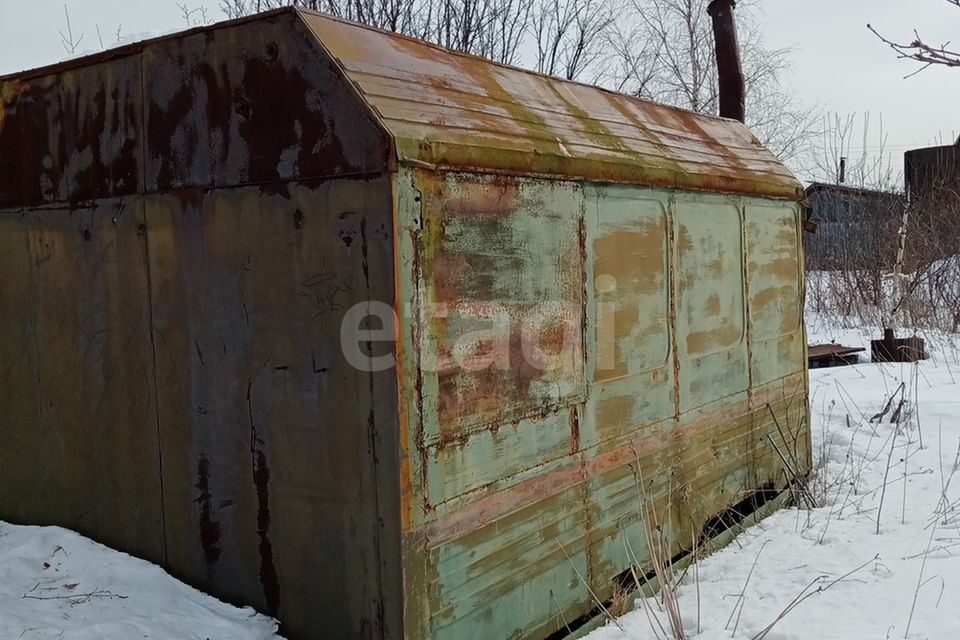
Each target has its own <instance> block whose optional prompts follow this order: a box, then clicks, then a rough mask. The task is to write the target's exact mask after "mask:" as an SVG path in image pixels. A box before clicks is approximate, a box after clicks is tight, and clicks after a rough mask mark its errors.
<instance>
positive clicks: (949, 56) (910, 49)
mask: <svg viewBox="0 0 960 640" xmlns="http://www.w3.org/2000/svg"><path fill="white" fill-rule="evenodd" d="M946 1H947V2H948V3H950V4H952V5H953V6H955V7H960V0H946ZM867 29H869V30H870V31H872V32H873V34H874V35H875V36H877V37H878V38H879V39H880V40H881V41H882V42H883V43H884V44H886V45H887V46H888V47H890V48H891V49H893V50H894V51H895V52H896V53H897V57H898V58H901V59H904V60H915V61H917V62H921V63H923V66H921V67H920V68H919V69H917V70H916V71H914V72H913V73H911V74H908V76H907V77H910V76H912V75H916V74H918V73H920V72H921V71H923V70H924V69H926V68H927V67H931V66H934V65H941V66H945V67H960V51H955V50H951V49H948V48H947V47H949V46H950V43H949V42H945V43H943V44H941V45H939V46H938V45H932V44H929V43H928V42H927V41H926V40H924V39H923V38H921V37H920V34H919V33H918V32H917V30H916V29H914V30H913V40H911V41H910V42H897V41H894V40H890V39H889V38H887V37H885V36H883V35H881V34H880V32H878V31H877V30H876V29H874V28H873V26H872V25H870V24H868V25H867Z"/></svg>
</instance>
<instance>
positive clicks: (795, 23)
mask: <svg viewBox="0 0 960 640" xmlns="http://www.w3.org/2000/svg"><path fill="white" fill-rule="evenodd" d="M180 1H184V0H68V2H69V6H70V14H71V20H72V23H73V30H74V33H75V34H77V33H83V34H84V36H83V42H82V44H81V46H80V48H81V49H84V50H86V49H91V50H96V49H99V41H98V37H97V29H96V28H97V25H98V24H99V26H100V31H101V33H102V37H103V41H104V43H106V44H107V45H108V46H109V45H110V44H111V42H112V41H114V40H115V33H116V31H117V28H118V26H119V27H121V30H122V32H123V34H124V35H125V37H130V36H131V35H133V34H140V33H144V32H164V31H171V30H176V29H180V28H183V27H184V20H183V17H182V16H181V13H180V10H179V9H178V8H177V4H178V2H180ZM185 1H186V2H187V4H189V5H190V6H192V7H199V6H206V7H207V8H208V12H209V15H210V16H211V17H212V18H214V19H216V20H220V19H222V14H221V12H220V10H219V9H218V8H217V6H218V1H217V0H185ZM760 3H761V5H762V6H761V11H762V21H763V23H764V26H765V34H766V38H767V40H768V45H769V46H774V47H793V48H794V51H793V56H792V57H793V73H792V76H791V77H790V78H788V79H787V81H788V82H789V84H790V86H791V87H792V88H793V90H794V91H795V93H797V94H798V95H801V96H802V97H803V99H804V100H805V101H807V102H809V103H815V104H818V105H820V106H821V107H823V108H824V109H825V110H827V111H832V112H839V113H842V114H848V113H852V112H870V113H871V122H872V125H871V132H870V133H871V136H870V140H869V142H868V145H869V147H870V149H869V151H870V152H871V153H875V152H876V151H877V147H878V146H879V144H880V129H879V119H880V117H881V116H882V118H883V129H884V131H885V132H886V133H887V143H886V153H887V154H893V156H894V160H893V162H894V164H896V165H899V160H898V159H897V158H896V156H898V155H900V154H901V153H902V152H903V151H904V150H905V149H909V148H911V147H917V146H926V145H929V144H934V143H938V142H939V141H940V140H943V141H945V142H952V141H953V139H954V138H955V137H956V133H957V132H960V110H958V106H960V69H942V68H931V69H928V70H926V71H924V72H923V73H921V74H920V75H919V76H916V77H913V78H911V79H908V80H904V79H903V76H904V75H906V74H908V73H910V72H911V71H912V70H914V69H915V67H914V66H913V64H912V63H910V62H907V61H902V60H896V59H895V56H894V54H893V52H892V51H890V50H889V49H886V48H885V47H884V45H883V44H882V43H880V42H879V41H878V40H877V39H876V38H875V37H874V36H873V35H872V34H871V33H869V32H868V31H867V29H866V24H867V22H870V23H872V24H873V25H874V26H875V27H877V28H878V29H879V30H880V31H881V32H883V33H887V34H889V35H890V36H891V37H898V38H901V39H906V38H910V37H911V36H912V28H913V27H916V28H917V29H918V30H919V31H920V34H921V35H923V36H924V37H925V38H927V39H928V40H929V41H932V42H937V43H940V42H946V41H947V40H950V39H951V38H956V39H957V41H958V42H960V9H957V8H956V7H952V6H951V5H949V4H948V3H947V2H946V0H802V1H801V0H760ZM60 30H65V25H64V17H63V0H0V74H4V73H9V72H15V71H20V70H23V69H28V68H32V67H37V66H41V65H44V64H48V63H52V62H56V61H57V60H60V59H62V58H63V57H65V53H64V50H63V47H62V45H61V44H60V36H59V35H58V31H60ZM854 152H855V153H857V152H859V149H855V151H854Z"/></svg>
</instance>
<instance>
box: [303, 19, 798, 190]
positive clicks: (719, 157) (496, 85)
mask: <svg viewBox="0 0 960 640" xmlns="http://www.w3.org/2000/svg"><path fill="white" fill-rule="evenodd" d="M301 15H302V16H303V19H304V20H305V21H306V23H307V25H308V26H309V28H310V29H311V30H312V31H313V33H314V34H315V35H316V36H317V38H318V39H319V40H320V42H321V43H322V45H323V46H324V47H325V48H326V50H327V51H328V52H329V53H330V54H331V55H332V56H333V57H334V58H335V59H336V60H337V61H338V62H339V64H340V65H341V66H342V68H343V69H344V71H345V72H346V74H347V75H348V77H349V78H350V79H351V80H352V81H353V82H354V84H355V85H356V86H357V88H358V89H359V91H360V92H361V94H362V96H363V97H364V99H365V100H366V101H367V102H368V103H369V104H370V105H371V107H373V108H374V110H375V111H376V112H377V113H378V114H379V116H380V118H381V120H382V122H383V124H384V126H385V127H386V128H387V129H388V130H389V131H390V132H391V133H392V135H393V136H394V138H395V140H396V147H397V154H398V156H399V160H400V161H404V162H408V163H415V164H424V165H428V166H435V167H444V168H465V169H466V168H469V169H479V170H485V171H505V172H511V173H521V174H527V173H529V174H537V175H550V176H565V177H573V178H582V179H586V180H594V181H599V182H627V183H634V184H643V185H649V186H659V187H676V188H682V189H698V190H708V191H720V192H728V193H745V194H756V195H765V196H773V197H779V198H790V199H800V198H802V196H803V189H802V187H801V185H800V183H799V182H797V180H796V178H795V177H794V176H793V174H792V173H791V172H790V171H789V170H788V169H787V168H786V167H785V166H784V165H783V164H782V163H781V162H780V161H779V160H777V158H776V157H774V156H773V154H771V153H770V152H769V151H768V150H766V149H765V148H764V147H763V146H762V145H761V144H760V143H759V142H758V141H757V139H756V138H755V137H754V136H753V135H752V134H751V133H750V131H749V130H748V129H747V128H746V127H744V126H743V125H742V124H741V123H739V122H735V121H732V120H725V119H722V118H717V117H713V116H708V115H703V114H697V113H693V112H690V111H686V110H683V109H677V108H674V107H667V106H664V105H659V104H655V103H652V102H648V101H645V100H640V99H637V98H633V97H630V96H625V95H622V94H618V93H614V92H611V91H606V90H604V89H600V88H597V87H593V86H588V85H584V84H580V83H576V82H570V81H566V80H561V79H558V78H552V77H549V76H545V75H541V74H537V73H533V72H530V71H525V70H522V69H517V68H514V67H509V66H506V65H501V64H497V63H494V62H490V61H487V60H484V59H482V58H478V57H475V56H471V55H468V54H463V53H459V52H455V51H450V50H448V49H444V48H442V47H438V46H436V45H432V44H429V43H426V42H422V41H420V40H416V39H413V38H409V37H406V36H402V35H399V34H394V33H389V32H384V31H380V30H377V29H373V28H369V27H365V26H361V25H357V24H354V23H350V22H345V21H341V20H337V19H335V18H331V17H328V16H325V15H322V14H316V13H311V12H306V11H303V12H301Z"/></svg>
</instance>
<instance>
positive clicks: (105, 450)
mask: <svg viewBox="0 0 960 640" xmlns="http://www.w3.org/2000/svg"><path fill="white" fill-rule="evenodd" d="M139 209H140V206H139V200H138V199H136V198H130V199H127V200H104V201H102V202H100V203H98V204H96V205H91V206H89V207H83V208H75V209H67V208H63V209H59V208H53V209H47V210H33V211H26V212H0V273H2V274H3V275H2V278H0V430H2V433H3V440H4V446H2V447H0V487H2V488H0V518H4V519H10V520H13V521H18V522H24V523H53V524H62V525H67V526H70V527H72V528H74V529H77V530H78V531H81V532H84V533H87V534H95V535H96V537H97V539H98V540H100V541H101V542H103V543H104V544H108V545H111V546H114V547H119V548H122V549H124V550H128V551H129V552H130V553H133V554H136V555H138V556H141V557H146V558H150V559H153V560H158V559H159V560H162V558H163V549H164V540H163V528H162V522H163V514H162V510H163V505H162V502H161V480H160V464H159V458H158V451H159V443H158V441H157V423H156V402H155V397H154V393H153V364H152V353H151V347H150V309H149V300H148V291H149V285H148V280H147V269H146V253H145V251H144V237H143V231H142V229H141V224H142V222H143V220H142V215H141V212H140V211H139Z"/></svg>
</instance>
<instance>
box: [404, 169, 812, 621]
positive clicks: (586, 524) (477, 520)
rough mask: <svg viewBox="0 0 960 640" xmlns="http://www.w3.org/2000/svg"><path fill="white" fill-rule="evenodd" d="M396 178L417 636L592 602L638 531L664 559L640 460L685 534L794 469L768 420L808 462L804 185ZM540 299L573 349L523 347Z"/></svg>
mask: <svg viewBox="0 0 960 640" xmlns="http://www.w3.org/2000/svg"><path fill="white" fill-rule="evenodd" d="M399 175H400V179H399V182H398V184H399V185H400V193H399V210H398V211H399V215H398V219H399V220H400V221H406V226H405V227H404V226H402V225H401V226H400V227H398V232H397V233H398V239H400V244H399V256H400V265H401V269H402V273H401V274H400V280H399V285H398V286H399V288H398V292H399V294H400V298H401V300H403V301H406V302H409V305H410V308H411V309H412V312H411V313H410V314H409V315H408V317H406V318H405V326H404V331H403V333H402V338H403V340H404V342H403V347H402V351H403V353H405V354H409V355H408V356H407V357H406V358H405V359H404V366H403V368H402V370H401V372H400V393H401V397H402V398H403V399H404V402H403V405H404V406H405V407H406V408H407V413H406V414H405V415H404V416H402V418H401V428H402V429H404V430H405V433H404V434H403V435H402V439H401V442H402V446H403V447H404V448H405V449H406V456H405V458H404V460H405V462H406V464H405V467H404V469H403V473H404V483H403V486H404V495H403V506H402V508H403V518H404V520H403V522H404V525H403V526H404V567H405V575H404V580H405V593H406V597H407V598H408V605H407V608H406V614H405V621H406V633H407V637H409V638H426V637H429V638H451V639H453V638H463V637H471V634H472V633H473V632H474V630H476V629H483V632H484V637H489V638H514V637H522V638H541V637H544V636H546V635H548V634H550V633H552V632H553V631H556V630H558V629H559V628H560V627H561V626H562V624H563V623H562V622H561V620H564V619H565V620H567V621H570V620H574V619H576V618H577V617H578V616H580V615H582V614H585V613H586V612H588V611H589V610H590V609H592V608H593V606H594V605H595V602H593V600H592V598H591V596H590V593H589V590H588V588H587V584H589V586H590V589H592V590H593V591H594V593H596V594H598V595H599V596H600V597H601V598H606V597H609V596H610V594H611V593H612V589H613V586H614V582H615V580H616V579H617V577H618V576H619V575H620V574H622V573H623V572H624V571H625V570H626V569H628V567H629V562H628V553H627V548H628V547H627V546H626V545H625V543H624V538H629V540H630V543H631V546H632V548H633V550H634V551H635V552H636V553H637V554H638V556H639V557H640V558H641V561H648V557H647V555H646V554H647V553H648V552H647V550H646V548H645V541H644V536H643V534H642V527H641V524H640V522H641V520H640V513H639V508H638V501H637V481H638V478H637V473H639V475H640V476H641V478H642V481H643V483H644V485H645V491H646V493H647V494H648V496H649V498H650V501H651V503H652V504H653V505H655V508H656V510H657V512H658V514H659V516H658V517H659V518H660V519H661V522H662V524H663V525H664V530H665V531H666V532H667V535H668V539H669V547H670V550H671V552H672V553H679V552H681V551H683V550H684V549H689V548H690V546H691V544H692V541H693V540H694V539H695V538H697V537H698V536H700V535H702V534H703V532H704V526H705V524H706V523H707V522H708V521H709V520H710V518H711V517H713V516H715V515H716V514H718V513H721V512H723V511H724V510H725V509H728V508H730V507H731V506H733V505H735V504H736V503H738V502H740V501H741V500H743V499H744V498H745V497H747V496H749V495H751V493H752V492H753V491H755V490H758V489H761V488H765V489H769V488H770V487H775V488H779V489H782V488H783V487H784V486H785V478H784V476H783V468H782V465H781V463H780V461H779V459H778V458H777V455H776V453H775V451H774V449H773V447H772V446H771V445H770V442H769V440H768V438H767V436H768V435H771V436H772V437H773V438H774V439H775V442H778V443H779V444H778V446H779V447H781V449H782V450H787V449H788V448H789V450H790V451H794V452H795V453H796V455H797V457H798V458H800V459H801V460H803V462H802V463H801V464H802V465H806V466H809V464H810V462H809V431H808V429H809V427H808V424H807V422H806V420H807V417H806V416H807V405H806V389H807V383H806V374H805V359H804V329H803V325H802V322H801V315H800V310H801V286H802V285H801V282H802V280H801V278H802V265H801V246H800V230H799V223H800V207H799V205H798V204H797V203H795V202H783V201H777V200H763V199H759V198H741V197H733V196H722V195H715V194H694V193H682V192H671V191H658V190H651V189H642V188H637V187H627V186H615V185H607V186H600V185H594V184H589V183H587V184H583V183H577V182H565V181H547V180H538V179H532V178H513V177H502V176H501V177H496V178H493V177H489V176H482V175H476V174H465V173H434V172H431V171H425V170H418V169H409V170H402V171H401V173H400V174H399ZM545 302H546V303H551V302H553V303H559V304H558V305H557V306H555V307H549V305H548V308H553V309H556V310H557V311H556V315H555V316H552V317H551V316H550V315H549V313H547V312H546V311H545V310H544V303H545ZM531 312H533V313H535V314H539V317H538V320H539V321H541V323H540V324H539V326H540V327H541V328H540V329H539V331H540V333H539V338H540V346H541V347H543V349H544V350H545V351H547V352H550V353H554V354H563V361H564V366H562V367H559V368H556V369H548V368H546V367H543V366H536V365H535V366H531V365H530V363H529V361H527V360H524V359H523V354H522V350H523V349H522V347H523V344H522V342H521V340H520V339H519V338H518V333H520V331H519V330H518V327H517V323H518V321H520V320H522V319H523V318H524V317H529V315H530V314H531ZM544 318H546V321H545V322H544V321H543V320H544ZM571 332H572V334H573V336H574V337H573V338H572V339H567V340H566V341H565V340H564V339H563V336H564V335H565V334H566V335H567V337H568V338H569V337H570V334H571ZM491 354H501V356H492V355H491ZM498 357H503V358H504V359H505V360H507V361H508V362H509V366H508V367H507V368H505V369H503V370H501V371H499V373H498V367H497V365H498V364H499V361H498V360H497V358H498ZM484 364H486V365H490V366H489V367H487V368H484ZM774 415H775V416H776V420H777V421H778V422H779V423H780V424H781V426H782V430H783V431H784V434H783V435H781V434H780V433H779V431H778V430H777V429H776V428H775V422H774V418H773V417H772V416H774ZM784 439H786V442H784ZM634 469H639V472H635V471H634Z"/></svg>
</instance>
